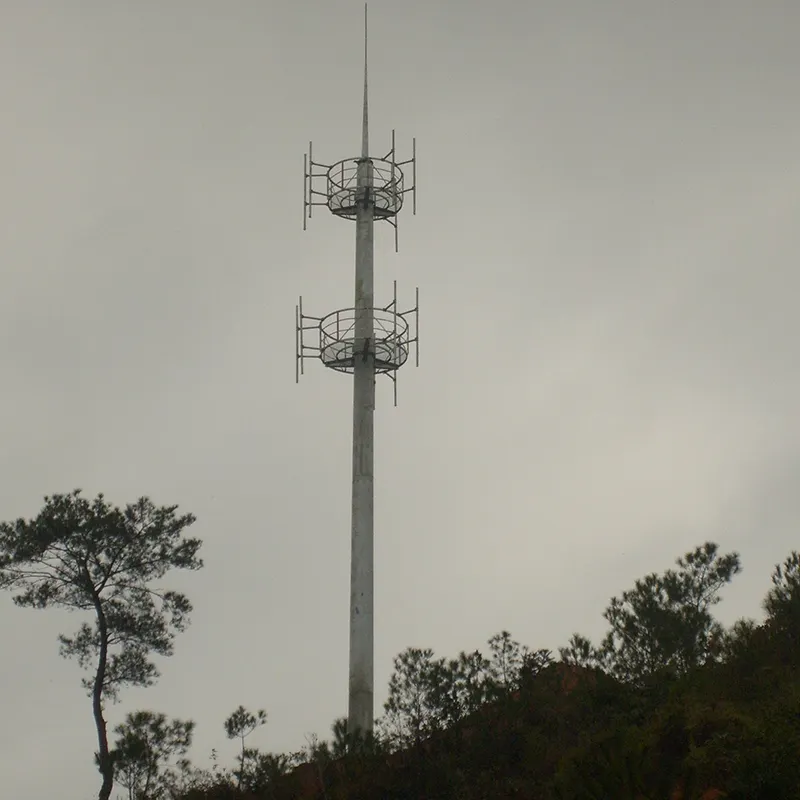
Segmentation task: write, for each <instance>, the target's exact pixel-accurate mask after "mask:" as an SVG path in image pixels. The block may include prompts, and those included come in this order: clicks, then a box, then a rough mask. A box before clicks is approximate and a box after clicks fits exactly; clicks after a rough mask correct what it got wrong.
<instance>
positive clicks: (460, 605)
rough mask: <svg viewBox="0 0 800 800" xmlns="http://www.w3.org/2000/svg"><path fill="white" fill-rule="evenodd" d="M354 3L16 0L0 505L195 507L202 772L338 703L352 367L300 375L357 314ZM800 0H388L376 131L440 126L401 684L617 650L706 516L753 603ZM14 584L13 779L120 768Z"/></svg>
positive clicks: (428, 138)
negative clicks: (623, 630)
mask: <svg viewBox="0 0 800 800" xmlns="http://www.w3.org/2000/svg"><path fill="white" fill-rule="evenodd" d="M362 8H363V6H362V4H361V3H360V2H355V0H353V1H352V2H351V0H347V1H345V0H336V2H332V1H330V2H322V1H321V0H317V1H316V2H304V3H297V2H290V1H289V0H285V2H269V1H268V0H257V1H256V0H225V1H224V2H223V0H147V2H135V3H134V2H130V0H129V1H128V2H122V1H121V0H115V1H110V0H71V1H70V0H61V2H56V1H55V0H50V1H49V2H45V0H0V102H1V103H2V123H1V124H0V179H1V180H0V256H1V258H2V260H1V261H0V364H2V401H1V402H2V416H0V435H1V436H2V447H1V448H0V477H1V478H2V480H0V518H2V519H7V520H9V519H13V518H15V517H18V516H26V517H30V516H33V515H35V514H36V513H37V512H38V511H39V509H40V508H41V505H42V499H43V496H44V495H45V494H50V493H54V492H67V491H70V490H71V489H73V488H76V487H81V488H83V489H84V491H85V492H86V493H87V494H88V495H89V496H93V495H94V494H95V493H97V492H100V491H102V492H104V493H105V494H106V496H107V497H108V499H109V500H111V501H112V502H114V503H117V504H120V505H124V504H125V503H127V502H131V501H134V500H135V499H136V498H138V497H139V496H140V495H147V496H149V497H151V498H152V499H153V500H154V501H155V502H157V503H159V504H165V505H169V504H179V505H180V508H181V510H182V511H191V512H193V513H194V514H196V515H197V517H198V522H197V524H196V525H195V526H194V528H192V531H191V532H192V534H194V535H197V536H200V537H201V538H202V539H203V540H204V542H205V545H204V549H203V553H202V554H203V556H204V558H205V561H206V567H205V569H204V570H203V571H202V572H200V573H195V574H190V575H187V576H177V577H176V579H175V580H174V581H173V584H174V585H175V586H176V587H180V588H183V589H185V590H186V591H187V592H188V593H189V594H190V596H191V598H192V600H193V601H194V603H195V612H194V615H193V624H192V626H191V628H190V629H189V631H188V632H187V633H186V634H184V635H182V636H181V637H180V638H179V639H178V641H177V647H176V653H175V655H174V657H173V658H172V659H170V660H167V661H166V662H164V663H163V664H162V671H163V677H162V679H161V681H160V682H159V684H158V685H157V686H156V687H154V688H152V689H149V690H133V691H127V692H125V694H124V695H123V702H122V703H121V704H119V705H117V706H109V708H108V717H109V725H110V728H113V726H114V725H116V724H118V723H119V722H120V721H121V720H122V718H123V717H124V714H125V713H126V712H128V711H131V710H134V709H137V708H151V709H154V710H158V711H163V712H165V713H167V714H169V715H170V716H177V717H181V718H191V719H194V720H196V721H197V723H198V728H197V733H196V739H195V741H196V745H195V748H194V751H193V754H194V757H195V760H196V761H197V762H198V763H201V764H205V763H206V760H207V756H208V753H209V751H210V750H211V748H212V747H217V748H218V749H219V751H220V753H221V754H222V757H223V759H224V760H225V761H226V762H229V761H230V760H231V759H232V757H233V754H234V752H235V746H234V744H233V743H230V742H227V741H226V739H225V736H224V731H223V727H222V722H223V720H224V718H225V717H226V716H227V715H228V714H229V713H230V712H231V711H232V710H233V709H234V708H235V707H236V706H238V705H239V704H244V705H245V706H248V707H250V708H254V709H255V708H262V707H263V708H265V709H266V710H267V711H268V713H269V724H268V726H267V727H266V728H263V729H261V730H260V731H259V732H258V733H256V734H254V735H253V737H252V739H251V740H249V741H250V742H251V743H252V744H253V745H254V746H259V747H262V748H264V749H268V750H275V751H281V750H290V749H298V748H299V747H301V746H302V745H303V744H304V743H305V742H304V736H305V735H306V734H308V733H311V732H317V733H319V734H321V735H326V734H327V733H328V731H329V726H330V723H331V721H332V720H333V719H334V718H335V717H337V716H340V715H343V714H344V713H345V712H346V704H347V652H348V643H347V636H348V602H349V554H350V542H349V539H350V469H351V467H350V457H351V451H350V436H351V410H350V403H351V392H352V389H351V381H350V380H349V379H348V378H346V377H344V376H341V375H338V374H335V373H328V372H327V371H325V370H324V369H323V368H322V366H321V365H318V364H310V365H309V366H308V367H307V369H306V376H305V378H304V379H303V380H302V381H301V383H300V386H295V383H294V364H293V349H294V306H295V303H296V302H297V296H298V294H301V293H302V294H303V297H304V304H305V309H306V310H307V312H308V313H311V314H319V315H322V314H324V313H326V312H327V311H329V310H333V309H336V308H339V307H342V306H347V305H350V304H351V303H352V296H353V254H354V226H353V225H352V223H347V222H344V221H341V220H338V219H335V218H333V217H332V216H331V215H330V214H328V213H327V212H325V213H323V211H324V209H322V210H320V211H319V213H318V214H315V215H314V218H313V220H312V221H311V227H310V230H309V231H308V232H306V233H303V231H302V225H301V213H302V211H301V200H302V154H303V151H304V149H305V148H306V147H307V142H308V140H309V139H313V140H314V154H315V157H317V158H318V159H319V160H321V161H327V162H333V161H337V160H339V159H343V158H348V157H352V156H355V155H356V154H357V153H358V150H359V147H360V143H359V126H360V103H361V70H362V63H361V56H362V50H361V30H362V27H361V26H362ZM799 26H800V4H798V3H797V2H796V0H785V2H779V0H758V1H757V0H750V2H738V1H737V0H704V2H702V3H699V2H696V1H695V0H683V1H682V2H666V1H665V0H662V2H655V0H651V1H650V2H642V1H641V0H628V2H622V1H621V0H615V1H614V2H612V1H611V0H608V1H607V2H603V3H600V2H597V0H584V1H583V2H578V0H557V2H556V0H552V1H551V2H529V1H527V0H525V1H523V0H519V2H511V0H507V2H494V3H489V2H476V1H475V0H473V1H472V2H465V1H464V0H462V2H458V3H456V2H455V1H454V0H453V2H444V0H441V1H440V2H434V3H432V2H423V0H407V1H406V2H403V3H398V2H389V0H375V2H373V3H371V5H370V37H371V38H370V44H371V57H370V58H371V60H370V78H371V141H372V146H373V150H374V151H375V152H374V154H375V155H378V156H380V155H383V154H384V153H385V152H386V150H388V146H389V141H390V134H391V130H392V128H393V127H395V128H396V129H397V136H398V147H399V150H400V156H401V157H402V158H405V157H408V156H409V155H410V145H411V137H412V136H416V137H417V145H418V155H419V167H418V178H419V186H420V189H419V196H418V214H417V216H416V217H412V216H411V214H410V211H409V212H408V213H407V212H406V211H404V212H403V215H402V218H401V222H400V253H399V255H395V254H394V252H393V241H392V236H391V229H390V228H389V227H388V226H380V227H378V228H377V231H376V232H377V235H378V242H377V244H376V290H377V295H376V301H377V302H378V303H379V304H380V305H384V304H386V303H388V302H389V300H390V299H391V282H392V280H393V279H397V281H398V284H399V292H400V299H401V305H410V304H411V301H413V292H414V288H415V287H416V286H417V285H418V286H419V287H420V295H421V306H422V316H421V331H422V337H423V338H422V343H421V348H420V356H421V363H420V368H419V369H418V370H415V369H414V368H413V367H412V366H411V365H409V366H407V367H406V368H404V370H403V372H402V374H401V376H400V384H399V395H400V397H399V400H400V405H399V408H397V409H394V408H393V407H392V406H391V391H390V389H391V385H390V383H389V382H388V381H382V382H381V383H380V384H379V386H378V411H377V415H378V416H377V422H376V434H377V445H376V524H375V531H376V609H375V611H376V683H377V689H378V694H377V697H376V701H377V704H380V703H382V702H383V700H384V699H385V689H386V684H387V681H388V678H389V672H390V667H391V660H392V657H393V656H394V655H395V654H396V653H398V652H399V651H400V650H402V649H403V648H405V647H407V646H410V645H415V646H430V647H433V648H434V649H435V650H436V651H437V653H439V654H441V655H455V654H456V653H457V652H458V651H459V650H461V649H470V648H475V647H480V646H482V645H483V644H484V643H485V641H486V639H488V638H489V637H490V636H491V635H492V634H493V633H495V632H497V631H499V630H501V629H503V628H506V629H508V630H510V631H511V632H512V634H513V635H514V636H515V637H516V638H518V639H519V640H521V641H522V642H524V643H526V644H528V645H530V646H531V647H537V648H538V647H549V648H552V649H553V650H554V651H555V650H556V648H557V647H558V646H560V645H563V644H565V643H566V641H567V639H568V637H569V636H570V634H571V633H572V632H574V631H581V632H583V633H585V634H587V635H590V636H591V637H592V638H594V639H599V638H600V636H602V634H603V632H604V630H605V624H604V621H603V619H602V617H601V614H602V611H603V609H604V608H605V605H606V603H607V601H608V599H609V598H610V597H611V596H612V595H614V594H618V593H620V592H621V591H622V590H624V589H626V588H628V587H629V586H630V585H631V584H632V583H633V581H634V580H635V579H636V578H638V577H640V576H642V575H644V574H646V573H647V572H649V571H652V570H658V571H661V570H664V569H666V568H668V567H669V566H670V565H671V564H672V562H673V561H674V559H675V558H676V557H677V556H679V555H681V554H682V553H683V552H685V551H686V550H688V549H691V548H693V547H694V546H695V545H698V544H700V543H702V542H703V541H705V540H707V539H712V540H714V541H717V542H719V543H720V545H721V546H722V548H723V549H724V550H726V551H727V550H732V549H735V550H738V551H739V552H740V553H741V555H742V558H743V564H744V572H743V574H742V575H741V576H739V577H738V578H736V580H735V584H734V585H733V586H732V587H731V588H730V590H729V591H727V592H726V595H725V600H724V601H723V603H722V605H721V606H720V607H719V608H720V612H719V613H720V616H721V618H722V619H723V620H724V621H726V622H731V621H733V620H734V619H736V618H737V617H740V616H743V615H751V616H756V617H758V616H759V615H760V609H759V604H760V600H761V598H762V597H763V595H764V593H765V592H766V591H767V589H768V587H769V575H770V572H771V570H772V567H773V565H774V564H775V563H776V562H778V561H780V560H782V559H783V558H784V557H785V556H786V554H787V553H788V552H789V551H790V550H791V549H792V548H793V547H797V546H798V539H797V517H798V512H800V492H798V491H797V488H798V483H799V482H800V419H799V418H798V406H799V405H800V377H799V376H798V369H797V363H798V350H800V344H798V343H799V342H800V336H799V335H798V334H799V333H800V321H798V318H797V315H796V308H797V302H798V289H799V288H800V279H798V255H800V224H799V223H798V214H799V213H800V155H798V148H797V142H798V141H799V140H800V111H798V106H797V85H798V79H799V78H800V49H798V47H797V39H798V32H800V27H799ZM79 621H80V620H79V619H78V617H76V616H68V615H66V614H61V613H60V612H57V611H47V612H37V611H32V610H22V609H16V608H15V607H13V605H12V603H11V598H10V596H6V597H4V598H0V625H2V631H3V652H2V662H1V663H2V667H1V668H0V669H1V670H2V672H1V673H0V674H1V675H2V681H0V709H2V711H0V785H2V794H3V795H4V796H8V797H9V798H11V797H19V798H44V797H56V796H57V797H59V798H60V800H85V798H86V797H87V796H88V797H90V796H93V795H94V794H95V793H96V791H97V789H98V786H99V776H98V775H97V773H96V770H95V767H94V765H93V763H92V753H93V752H94V749H95V747H96V741H95V731H94V728H93V723H92V717H91V708H90V704H89V701H88V700H87V698H86V697H85V695H84V692H83V689H82V688H81V686H80V678H81V673H80V670H79V668H78V666H77V664H75V663H72V662H67V661H64V660H62V659H60V658H59V656H58V643H57V640H56V636H57V634H58V633H59V632H62V631H63V632H69V631H71V630H73V629H74V628H75V627H77V625H78V624H79Z"/></svg>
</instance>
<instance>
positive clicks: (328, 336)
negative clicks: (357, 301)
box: [295, 281, 419, 405]
mask: <svg viewBox="0 0 800 800" xmlns="http://www.w3.org/2000/svg"><path fill="white" fill-rule="evenodd" d="M415 300H416V302H415V304H414V307H413V308H410V309H408V310H407V311H398V310H397V308H398V306H397V281H395V282H394V299H393V300H392V302H391V303H389V305H388V306H384V307H383V308H373V309H372V320H373V338H372V340H371V341H369V342H366V343H365V344H366V346H362V347H357V346H356V335H355V328H356V318H357V312H356V309H355V308H342V309H339V310H338V311H332V312H331V313H330V314H326V315H325V316H324V317H314V316H311V315H310V314H306V313H304V312H303V298H302V297H300V300H299V302H298V304H297V306H296V307H295V345H296V346H295V382H298V383H299V381H300V376H301V375H303V374H305V370H304V364H305V361H306V360H307V359H317V360H319V361H321V362H322V364H323V365H324V366H326V367H328V369H332V370H335V371H336V372H344V373H347V374H352V373H353V372H354V371H355V364H356V361H357V360H358V359H363V360H366V358H367V357H369V356H371V357H372V359H373V363H374V364H375V374H377V375H386V376H387V377H388V378H390V379H391V381H392V383H393V384H394V386H393V391H394V404H395V405H397V371H398V370H399V369H400V367H402V366H403V364H405V363H406V362H407V361H408V358H409V355H410V354H411V349H412V346H413V349H414V360H415V363H416V366H419V289H417V290H416V298H415ZM309 339H310V340H311V341H310V343H309V341H308V340H309Z"/></svg>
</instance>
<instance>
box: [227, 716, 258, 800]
mask: <svg viewBox="0 0 800 800" xmlns="http://www.w3.org/2000/svg"><path fill="white" fill-rule="evenodd" d="M266 724H267V712H266V711H265V710H264V709H263V708H262V709H259V710H258V711H256V712H255V714H253V713H252V712H250V711H248V710H247V709H246V708H245V707H244V706H239V708H237V709H236V710H235V711H234V712H233V713H232V714H231V715H230V716H229V717H228V718H227V719H226V720H225V734H226V735H227V737H228V738H229V739H239V741H240V742H241V743H242V751H241V755H240V757H239V768H238V770H236V771H235V772H234V777H235V778H236V781H237V786H238V787H239V788H241V787H242V786H245V787H249V786H251V785H252V784H254V783H257V782H258V780H259V773H260V769H261V768H260V765H261V761H260V755H261V754H260V753H259V752H258V751H257V750H252V749H251V750H248V749H247V748H246V747H245V744H244V740H245V739H246V738H247V737H248V736H249V735H250V734H251V733H253V731H254V730H256V728H260V727H261V726H262V725H266Z"/></svg>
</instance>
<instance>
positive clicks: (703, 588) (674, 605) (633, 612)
mask: <svg viewBox="0 0 800 800" xmlns="http://www.w3.org/2000/svg"><path fill="white" fill-rule="evenodd" d="M718 550H719V548H718V546H717V545H716V544H714V543H713V542H707V543H706V544H705V545H703V546H702V547H698V548H696V549H695V550H694V551H692V552H690V553H687V554H686V555H685V556H683V557H682V558H679V559H678V561H677V565H678V570H667V571H666V572H665V573H664V574H663V575H657V574H656V573H653V574H650V575H647V576H646V577H644V578H642V579H641V580H638V581H636V583H635V584H634V588H633V589H631V590H629V591H626V592H623V593H622V597H621V598H617V597H613V598H612V599H611V602H610V604H609V606H608V608H607V609H606V611H605V613H604V614H603V616H604V617H605V619H606V620H607V621H608V623H609V624H610V626H611V627H610V630H609V632H608V634H607V636H606V637H605V639H604V640H603V643H602V645H601V647H600V649H599V651H598V659H599V661H600V663H601V664H603V665H604V666H606V667H607V669H609V671H610V672H611V673H612V674H613V675H615V676H616V677H617V678H619V679H620V680H623V681H630V682H633V683H639V684H641V683H642V681H643V679H644V678H645V677H646V676H648V675H651V674H653V673H655V672H659V671H668V672H671V673H673V674H677V675H682V674H685V673H686V672H687V670H689V669H691V668H692V667H696V666H698V665H699V664H703V663H705V662H706V661H708V660H709V659H711V658H713V657H714V652H715V649H714V648H715V644H716V642H718V641H719V640H720V638H721V637H722V626H721V625H720V624H719V623H718V622H717V621H716V620H715V619H714V618H713V616H712V614H711V607H712V606H714V605H715V604H716V603H718V602H719V599H720V598H719V592H720V590H721V589H722V588H723V587H724V586H725V585H726V584H727V583H729V582H730V581H731V580H732V578H733V576H734V575H736V574H737V573H738V572H740V571H741V566H740V563H739V556H738V554H736V553H729V554H727V555H724V556H720V555H718Z"/></svg>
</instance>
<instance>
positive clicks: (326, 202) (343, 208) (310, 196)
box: [303, 131, 417, 252]
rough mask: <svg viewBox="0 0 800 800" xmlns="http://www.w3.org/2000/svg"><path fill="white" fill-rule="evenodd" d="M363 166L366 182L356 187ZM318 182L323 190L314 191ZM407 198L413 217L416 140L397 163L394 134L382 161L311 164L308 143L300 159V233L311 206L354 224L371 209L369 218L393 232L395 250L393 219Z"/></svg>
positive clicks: (354, 160) (310, 152) (395, 238)
mask: <svg viewBox="0 0 800 800" xmlns="http://www.w3.org/2000/svg"><path fill="white" fill-rule="evenodd" d="M363 164H366V165H367V168H368V178H367V181H366V185H365V186H363V187H362V186H360V185H359V174H360V172H361V165H363ZM408 165H410V166H411V185H410V186H406V176H405V173H404V172H403V167H407V166H408ZM320 182H322V183H323V185H324V187H325V188H324V189H321V188H318V187H319V185H320ZM406 194H410V195H411V202H412V213H413V214H416V213H417V140H416V139H412V140H411V158H408V159H406V160H405V161H398V160H397V155H396V147H395V132H394V131H392V148H391V150H389V152H388V153H387V154H386V155H385V156H383V158H373V157H370V156H366V157H361V158H346V159H344V160H342V161H337V162H336V163H335V164H323V163H322V162H321V161H314V158H313V143H312V142H309V143H308V153H306V154H304V155H303V230H306V227H307V221H308V220H309V219H311V214H312V210H313V208H314V206H327V207H328V209H329V210H330V212H331V213H332V214H333V215H334V216H336V217H342V218H344V219H351V220H354V219H356V217H357V216H358V209H359V208H363V207H365V205H368V204H369V205H371V206H372V214H373V218H374V219H375V220H377V221H382V220H383V221H386V222H388V223H389V224H390V225H391V226H392V227H393V228H394V249H395V252H397V250H398V244H399V242H398V230H397V215H398V214H399V213H400V209H402V207H403V202H404V200H405V195H406Z"/></svg>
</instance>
